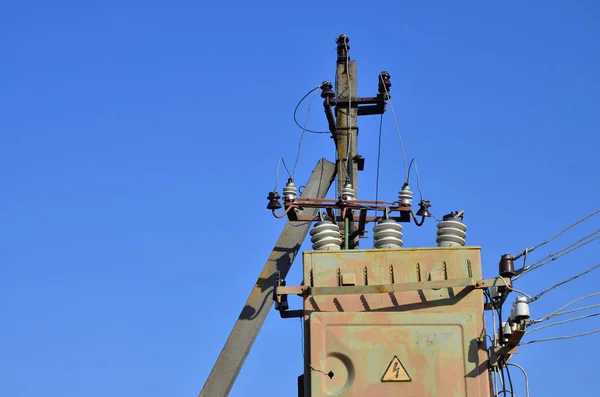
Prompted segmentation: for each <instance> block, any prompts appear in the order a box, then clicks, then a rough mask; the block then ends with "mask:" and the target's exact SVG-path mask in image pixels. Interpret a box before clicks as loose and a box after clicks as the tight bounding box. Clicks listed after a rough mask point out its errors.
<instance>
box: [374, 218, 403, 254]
mask: <svg viewBox="0 0 600 397" xmlns="http://www.w3.org/2000/svg"><path fill="white" fill-rule="evenodd" d="M373 233H374V234H373V246H374V247H375V248H400V247H402V244H403V242H402V226H401V225H400V224H398V223H397V222H396V221H395V220H393V219H384V220H382V221H381V222H379V223H378V224H377V225H376V226H375V227H374V228H373Z"/></svg>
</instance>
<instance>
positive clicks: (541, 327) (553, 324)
mask: <svg viewBox="0 0 600 397" xmlns="http://www.w3.org/2000/svg"><path fill="white" fill-rule="evenodd" d="M596 316H600V312H597V313H592V314H586V315H585V316H580V317H574V318H569V319H567V320H562V321H557V322H555V323H550V324H546V325H542V326H539V327H537V328H533V329H531V330H528V331H527V333H531V332H535V331H539V330H540V329H543V328H548V327H554V326H555V325H560V324H566V323H570V322H572V321H579V320H584V319H586V318H590V317H596Z"/></svg>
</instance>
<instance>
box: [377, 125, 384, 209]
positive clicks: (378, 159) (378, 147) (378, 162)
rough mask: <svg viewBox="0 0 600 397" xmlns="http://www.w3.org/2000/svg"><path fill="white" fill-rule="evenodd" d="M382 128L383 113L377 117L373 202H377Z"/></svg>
mask: <svg viewBox="0 0 600 397" xmlns="http://www.w3.org/2000/svg"><path fill="white" fill-rule="evenodd" d="M382 126H383V113H382V114H381V117H379V139H378V142H377V176H376V178H375V201H377V200H379V164H380V162H381V132H382V130H383V129H382Z"/></svg>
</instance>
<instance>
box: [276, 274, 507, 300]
mask: <svg viewBox="0 0 600 397" xmlns="http://www.w3.org/2000/svg"><path fill="white" fill-rule="evenodd" d="M501 278H502V277H496V278H491V279H485V280H476V279H474V278H459V279H454V280H435V281H423V282H415V283H401V284H383V285H347V286H339V287H309V286H306V285H300V286H290V287H287V286H280V287H276V288H275V291H274V294H275V295H285V294H296V295H302V296H309V295H310V296H317V295H353V294H354V295H360V294H385V293H390V292H407V291H419V290H433V289H440V288H467V287H471V288H473V289H485V288H489V287H492V286H495V285H497V283H498V281H499V280H500V279H501ZM502 285H504V284H502Z"/></svg>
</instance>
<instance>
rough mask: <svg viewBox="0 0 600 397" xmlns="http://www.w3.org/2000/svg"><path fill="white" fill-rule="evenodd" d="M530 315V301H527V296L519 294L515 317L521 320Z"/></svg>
mask: <svg viewBox="0 0 600 397" xmlns="http://www.w3.org/2000/svg"><path fill="white" fill-rule="evenodd" d="M529 316H530V313H529V303H527V298H525V297H523V296H519V297H518V298H517V301H516V302H515V319H516V320H519V321H520V320H527V319H528V318H529Z"/></svg>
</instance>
